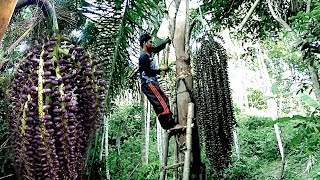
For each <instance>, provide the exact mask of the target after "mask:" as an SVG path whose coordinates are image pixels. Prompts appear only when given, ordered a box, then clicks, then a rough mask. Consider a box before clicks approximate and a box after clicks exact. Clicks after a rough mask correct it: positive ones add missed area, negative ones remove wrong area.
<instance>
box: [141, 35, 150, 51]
mask: <svg viewBox="0 0 320 180" xmlns="http://www.w3.org/2000/svg"><path fill="white" fill-rule="evenodd" d="M139 41H140V47H141V48H143V49H144V48H146V50H150V49H151V48H152V39H151V36H150V35H149V34H143V35H142V36H140V39H139Z"/></svg>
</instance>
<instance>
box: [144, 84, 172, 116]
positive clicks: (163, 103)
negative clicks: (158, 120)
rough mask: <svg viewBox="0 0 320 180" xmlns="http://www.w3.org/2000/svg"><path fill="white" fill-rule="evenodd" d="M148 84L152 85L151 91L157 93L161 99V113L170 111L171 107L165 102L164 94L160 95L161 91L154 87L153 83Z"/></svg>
mask: <svg viewBox="0 0 320 180" xmlns="http://www.w3.org/2000/svg"><path fill="white" fill-rule="evenodd" d="M148 86H149V87H150V89H151V91H152V92H153V93H154V94H155V95H156V97H157V99H158V100H159V102H160V104H161V106H162V108H163V112H162V113H160V115H161V114H163V113H164V112H169V108H168V106H167V104H166V103H165V101H164V99H163V98H162V96H161V95H160V93H159V92H158V90H157V89H156V87H154V85H153V84H152V83H148Z"/></svg>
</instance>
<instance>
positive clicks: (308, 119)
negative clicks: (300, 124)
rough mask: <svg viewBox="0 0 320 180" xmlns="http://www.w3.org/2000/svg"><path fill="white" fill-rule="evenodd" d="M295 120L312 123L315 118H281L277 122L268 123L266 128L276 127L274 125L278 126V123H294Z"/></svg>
mask: <svg viewBox="0 0 320 180" xmlns="http://www.w3.org/2000/svg"><path fill="white" fill-rule="evenodd" d="M293 120H300V121H312V120H313V118H312V117H305V116H300V115H294V116H292V117H281V118H278V119H277V120H275V121H270V122H267V123H266V126H270V125H274V124H277V123H284V122H288V121H293Z"/></svg>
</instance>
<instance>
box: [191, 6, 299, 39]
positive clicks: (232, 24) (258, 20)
mask: <svg viewBox="0 0 320 180" xmlns="http://www.w3.org/2000/svg"><path fill="white" fill-rule="evenodd" d="M254 2H255V0H241V1H235V0H216V1H211V0H204V1H203V4H204V5H203V6H201V9H202V12H203V14H204V15H206V16H207V17H208V18H207V21H208V22H210V23H209V24H210V25H212V26H213V29H214V30H215V31H220V30H223V29H225V28H229V29H235V28H236V27H237V26H238V25H239V24H240V23H241V21H242V20H243V19H244V17H245V16H246V14H247V13H248V11H249V9H250V8H251V6H252V5H253V3H254ZM276 3H277V4H276V6H277V8H278V11H279V14H280V16H281V17H282V18H283V19H284V20H285V21H286V20H287V18H288V17H291V16H294V15H296V14H297V13H298V12H299V11H300V10H302V9H303V8H304V2H303V1H302V0H293V1H276ZM195 11H196V13H193V14H194V16H198V14H199V12H198V10H195ZM209 17H210V18H209ZM193 18H195V17H193ZM280 28H281V27H280V25H279V23H278V22H277V21H275V20H274V19H273V18H272V17H271V14H270V12H269V8H268V5H267V1H260V3H259V4H258V6H257V8H256V9H255V10H254V12H253V14H252V16H251V18H250V19H249V20H248V22H247V23H246V25H245V26H244V28H243V30H242V31H241V32H240V33H237V34H235V35H236V36H239V35H240V34H241V35H242V36H244V37H243V39H244V41H250V40H252V41H255V40H258V39H260V40H261V39H266V38H269V37H270V36H275V35H276V34H277V33H278V32H279V31H280Z"/></svg>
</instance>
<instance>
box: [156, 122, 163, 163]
mask: <svg viewBox="0 0 320 180" xmlns="http://www.w3.org/2000/svg"><path fill="white" fill-rule="evenodd" d="M156 122H157V149H158V154H159V162H160V167H162V166H163V147H164V130H163V129H162V127H161V125H160V123H159V120H158V118H156Z"/></svg>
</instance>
